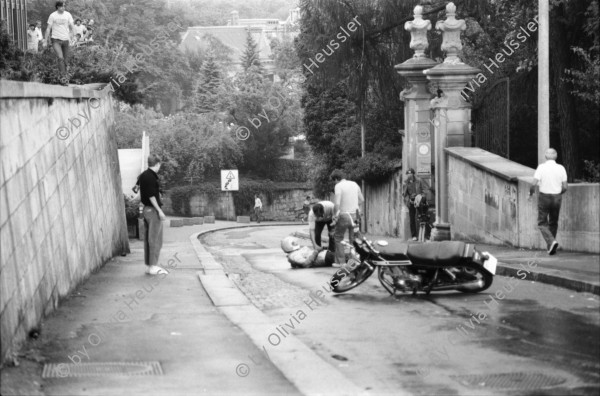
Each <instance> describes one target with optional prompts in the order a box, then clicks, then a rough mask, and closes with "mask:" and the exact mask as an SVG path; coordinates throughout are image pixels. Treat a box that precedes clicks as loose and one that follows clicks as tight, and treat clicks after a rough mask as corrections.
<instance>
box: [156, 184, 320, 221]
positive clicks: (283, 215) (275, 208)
mask: <svg viewBox="0 0 600 396" xmlns="http://www.w3.org/2000/svg"><path fill="white" fill-rule="evenodd" d="M307 195H310V196H311V197H312V196H313V193H312V191H311V190H307V189H293V190H281V191H276V192H275V193H274V197H273V202H271V203H270V204H269V203H267V200H266V198H264V197H263V198H262V203H263V219H264V220H276V221H285V220H290V221H294V220H298V219H297V218H296V217H295V211H294V210H295V209H301V208H302V203H303V202H304V199H305V197H306V196H307ZM162 201H163V207H162V209H163V211H164V212H165V213H166V214H169V215H173V216H180V215H179V214H177V213H175V212H173V209H172V207H171V200H170V199H169V197H168V193H167V194H166V196H165V197H164V198H163V200H162ZM190 210H191V214H192V216H214V217H215V218H216V219H218V220H231V221H236V214H235V204H234V200H233V195H232V193H228V192H222V193H221V194H220V195H219V197H218V198H216V199H214V198H212V199H211V198H210V197H209V196H208V195H207V194H198V195H194V196H192V198H191V199H190ZM239 214H240V215H248V216H249V215H251V214H253V213H239Z"/></svg>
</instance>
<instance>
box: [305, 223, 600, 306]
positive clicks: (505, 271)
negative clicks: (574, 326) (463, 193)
mask: <svg viewBox="0 0 600 396" xmlns="http://www.w3.org/2000/svg"><path fill="white" fill-rule="evenodd" d="M293 236H295V237H297V238H302V239H310V237H309V235H308V234H307V233H306V232H302V231H298V232H294V233H293ZM322 240H323V242H327V241H328V239H327V237H323V238H322ZM500 260H502V259H501V258H499V259H498V267H497V269H496V275H500V276H507V277H510V276H514V277H515V278H519V279H523V278H522V276H519V275H522V274H523V273H526V274H527V277H526V278H525V279H526V280H531V281H536V282H540V283H544V284H547V285H553V286H558V287H562V288H564V289H569V290H573V291H576V292H588V293H593V294H596V295H600V285H596V284H593V283H590V282H584V281H580V280H577V279H571V278H567V277H566V276H565V275H562V276H559V275H556V274H552V272H555V273H557V274H558V273H564V271H555V270H551V269H548V270H546V271H544V270H543V269H541V270H540V268H539V267H538V269H537V270H532V269H530V268H528V269H527V271H521V273H520V274H519V275H517V271H519V270H520V269H521V268H517V267H516V264H515V265H511V264H507V263H503V262H501V261H500ZM527 260H529V259H523V262H525V263H526V262H527Z"/></svg>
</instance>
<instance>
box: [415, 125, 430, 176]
mask: <svg viewBox="0 0 600 396" xmlns="http://www.w3.org/2000/svg"><path fill="white" fill-rule="evenodd" d="M416 171H417V175H419V176H429V175H431V133H430V132H429V128H428V126H427V127H425V126H422V127H420V128H419V129H418V130H417V167H416Z"/></svg>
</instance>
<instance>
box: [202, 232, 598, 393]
mask: <svg viewBox="0 0 600 396" xmlns="http://www.w3.org/2000/svg"><path fill="white" fill-rule="evenodd" d="M306 228H307V227H306V226H301V225H299V226H298V227H297V228H296V227H289V226H288V227H261V228H248V229H239V230H229V231H220V232H217V233H213V234H209V235H207V236H205V237H203V238H202V239H201V241H202V243H203V244H204V246H206V247H207V249H209V250H210V251H211V253H213V254H214V255H215V257H216V258H217V259H218V260H220V261H221V262H222V264H223V265H224V267H225V268H226V270H227V272H228V273H229V276H230V278H231V279H233V280H234V282H235V283H236V284H237V285H238V287H239V288H240V289H241V290H242V291H243V292H244V293H245V294H246V296H247V297H248V298H249V299H250V300H251V301H252V302H253V303H254V304H255V305H256V306H257V307H258V308H259V309H261V310H262V311H263V312H264V313H265V314H267V315H268V316H269V317H271V318H272V319H273V332H272V333H270V334H265V341H264V345H263V346H264V349H263V348H261V349H263V350H264V351H265V352H267V353H268V351H269V350H272V349H274V348H277V346H278V345H281V344H282V343H285V338H286V334H288V333H293V334H294V335H295V336H296V337H298V338H299V339H300V340H302V342H304V343H305V344H306V345H307V346H309V347H310V348H311V349H313V350H314V351H315V352H316V353H317V354H319V355H320V356H321V357H322V358H323V359H324V360H326V361H327V362H329V363H330V364H331V365H333V366H335V367H337V368H338V370H339V371H340V372H341V373H343V374H344V375H345V376H346V377H347V378H348V379H349V380H350V381H352V382H354V383H355V384H356V385H358V386H359V387H361V388H363V389H365V390H367V392H369V393H370V394H397V393H400V391H401V390H405V391H408V392H409V393H412V394H415V395H436V394H439V395H540V394H543V395H567V394H569V395H570V394H572V395H598V394H599V393H600V375H599V374H598V373H599V372H600V337H598V335H599V334H600V331H599V327H600V310H599V308H600V301H599V299H598V297H597V296H595V295H592V294H588V293H576V292H572V291H569V290H565V289H560V288H557V287H554V286H549V285H544V284H541V283H536V282H531V281H522V280H519V279H509V278H506V277H501V276H497V277H495V279H494V284H493V285H492V287H491V288H490V289H488V290H486V291H485V292H483V293H480V294H475V295H468V294H463V293H459V292H441V293H432V294H431V295H429V296H426V295H424V294H419V295H417V296H412V295H411V294H405V295H398V296H396V297H392V296H390V295H389V294H388V293H387V292H386V291H385V289H383V287H382V286H381V285H380V284H379V282H378V280H377V277H376V276H372V277H371V278H370V279H369V280H367V282H365V283H364V284H362V285H361V286H359V287H357V288H356V289H354V290H352V291H350V292H347V293H344V294H340V295H335V294H333V293H331V292H330V291H329V290H328V287H327V284H328V280H329V278H330V277H331V275H332V274H333V273H334V272H335V269H333V268H318V269H291V267H290V265H289V263H288V262H287V260H286V257H285V254H284V253H283V251H282V250H281V249H280V241H281V239H282V238H283V237H285V236H287V235H289V234H290V233H292V232H294V231H298V230H305V229H306ZM304 244H307V245H308V244H309V243H308V241H304ZM319 290H320V291H321V292H319ZM319 296H320V297H319ZM256 354H257V357H258V355H260V357H262V356H263V352H262V351H260V350H259V349H257V352H256ZM258 360H260V359H258ZM248 363H249V364H250V365H251V364H252V361H249V362H248ZM254 369H256V370H259V369H260V366H256V367H255V368H254ZM298 369H299V370H301V369H302V368H301V367H299V368H298ZM326 380H327V379H326V378H324V379H323V381H326Z"/></svg>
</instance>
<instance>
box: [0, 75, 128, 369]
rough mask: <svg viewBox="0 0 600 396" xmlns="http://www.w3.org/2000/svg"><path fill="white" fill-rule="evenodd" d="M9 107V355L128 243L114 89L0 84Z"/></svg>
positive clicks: (5, 126)
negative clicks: (32, 329) (115, 124)
mask: <svg viewBox="0 0 600 396" xmlns="http://www.w3.org/2000/svg"><path fill="white" fill-rule="evenodd" d="M0 113H1V114H2V117H1V120H0V130H1V131H2V133H0V159H1V164H2V171H1V172H0V208H1V209H0V235H1V245H2V249H1V255H0V324H1V332H2V342H1V352H0V353H1V358H2V361H4V360H5V359H6V358H7V357H8V356H9V354H10V353H11V352H12V351H14V350H15V349H16V348H17V347H18V344H19V343H20V342H21V341H22V340H24V339H25V338H26V334H27V333H28V331H29V330H30V329H31V328H33V327H35V326H38V325H39V322H40V320H41V319H42V317H43V316H44V315H45V314H48V313H49V312H51V311H52V310H53V309H54V308H55V307H56V306H57V304H58V302H59V299H60V298H61V297H64V296H66V295H67V294H68V293H69V292H70V291H71V290H73V289H74V288H75V287H76V285H77V284H78V283H80V282H81V281H83V280H84V279H86V278H87V277H88V276H89V275H90V273H91V272H92V271H94V270H95V269H97V268H98V267H100V266H102V265H103V263H105V262H106V261H107V260H109V259H110V258H111V257H113V256H115V255H117V254H121V253H123V252H129V240H128V236H127V224H126V220H125V206H124V202H123V193H122V189H121V178H120V173H119V159H118V156H117V145H116V139H115V134H114V126H113V123H114V111H113V100H112V98H111V97H110V96H109V95H108V94H106V93H104V92H100V91H90V90H85V89H78V88H70V87H61V86H54V85H46V84H37V83H23V82H15V81H0ZM69 120H70V121H69Z"/></svg>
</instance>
